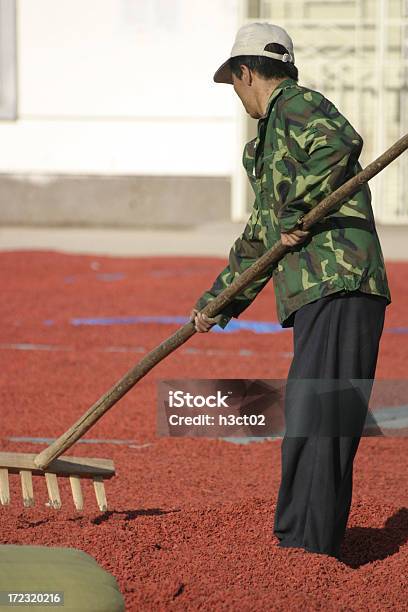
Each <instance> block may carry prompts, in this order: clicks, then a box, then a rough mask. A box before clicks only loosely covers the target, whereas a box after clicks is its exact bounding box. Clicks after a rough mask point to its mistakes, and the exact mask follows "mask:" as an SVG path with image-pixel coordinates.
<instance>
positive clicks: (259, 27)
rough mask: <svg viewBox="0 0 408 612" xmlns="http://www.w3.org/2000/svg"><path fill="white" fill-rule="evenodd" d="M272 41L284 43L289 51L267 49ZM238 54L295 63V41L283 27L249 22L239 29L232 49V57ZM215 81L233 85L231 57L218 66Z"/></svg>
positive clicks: (283, 45)
mask: <svg viewBox="0 0 408 612" xmlns="http://www.w3.org/2000/svg"><path fill="white" fill-rule="evenodd" d="M270 43H277V44H279V45H282V47H285V49H287V51H288V53H284V54H283V55H282V54H280V53H272V52H271V51H265V47H266V45H269V44H270ZM238 55H260V56H262V57H271V58H272V59H277V60H280V61H282V62H292V63H295V54H294V51H293V42H292V39H291V38H290V36H289V34H288V33H287V32H286V30H284V29H283V28H280V27H279V26H277V25H272V24H271V23H266V22H262V23H261V22H257V23H249V24H247V25H244V26H242V28H240V29H239V30H238V32H237V35H236V37H235V42H234V46H233V47H232V49H231V54H230V58H231V57H237V56H238ZM214 81H215V82H216V83H229V84H230V85H232V74H231V68H230V67H229V59H227V61H226V62H224V63H223V64H221V66H220V67H219V68H218V70H217V72H216V73H215V74H214Z"/></svg>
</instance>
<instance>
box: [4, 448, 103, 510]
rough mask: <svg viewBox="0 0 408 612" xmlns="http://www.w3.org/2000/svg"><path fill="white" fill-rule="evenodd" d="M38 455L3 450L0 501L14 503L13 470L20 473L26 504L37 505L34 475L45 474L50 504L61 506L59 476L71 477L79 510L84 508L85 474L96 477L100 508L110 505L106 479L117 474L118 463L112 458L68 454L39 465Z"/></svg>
mask: <svg viewBox="0 0 408 612" xmlns="http://www.w3.org/2000/svg"><path fill="white" fill-rule="evenodd" d="M35 457H36V455H32V454H29V453H0V503H1V504H2V505H3V506H5V505H8V504H9V503H10V487H9V474H19V475H20V480H21V489H22V494H23V504H24V506H25V507H26V508H30V507H31V506H34V490H33V479H32V477H33V476H45V481H46V484H47V490H48V498H49V499H48V502H47V506H49V507H51V508H55V509H56V510H59V509H60V508H61V505H62V504H61V496H60V492H59V486H58V480H57V477H58V476H60V477H63V478H69V480H70V484H71V491H72V498H73V500H74V505H75V508H76V509H77V510H83V507H84V500H83V496H82V489H81V478H89V479H92V481H93V485H94V489H95V496H96V501H97V503H98V507H99V510H100V511H101V512H104V511H106V510H107V509H108V504H107V501H106V493H105V485H104V480H107V479H109V478H112V476H114V475H115V466H114V464H113V461H111V460H110V459H88V458H87V457H86V458H83V457H64V458H63V459H55V460H54V461H52V462H51V463H50V465H49V466H48V467H47V469H46V470H45V471H44V470H41V469H39V468H38V467H37V466H36V465H35V463H34V458H35Z"/></svg>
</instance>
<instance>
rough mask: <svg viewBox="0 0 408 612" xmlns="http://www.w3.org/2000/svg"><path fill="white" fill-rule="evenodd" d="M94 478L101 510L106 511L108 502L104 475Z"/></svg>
mask: <svg viewBox="0 0 408 612" xmlns="http://www.w3.org/2000/svg"><path fill="white" fill-rule="evenodd" d="M92 480H93V485H94V489H95V495H96V501H97V502H98V507H99V510H100V511H101V512H106V510H107V509H108V502H107V500H106V492H105V485H104V483H103V478H102V476H94V477H93V479H92Z"/></svg>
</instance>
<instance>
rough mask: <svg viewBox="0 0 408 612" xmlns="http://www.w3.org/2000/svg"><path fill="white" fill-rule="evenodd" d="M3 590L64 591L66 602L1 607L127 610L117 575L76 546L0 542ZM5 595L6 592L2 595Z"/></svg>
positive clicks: (38, 610)
mask: <svg viewBox="0 0 408 612" xmlns="http://www.w3.org/2000/svg"><path fill="white" fill-rule="evenodd" d="M0 592H2V593H4V592H8V593H35V592H37V593H38V592H43V593H56V592H63V593H64V605H56V604H55V603H54V604H53V605H50V604H48V605H38V604H36V605H33V604H25V605H22V604H20V605H19V606H18V607H17V605H16V604H13V605H7V604H6V605H4V604H2V605H0V611H2V610H7V609H9V610H11V609H13V608H14V609H16V610H17V609H20V610H24V609H26V610H35V611H36V612H43V611H44V612H47V611H48V612H50V611H51V610H53V611H55V612H58V611H60V612H68V611H69V612H124V610H125V604H124V600H123V597H122V594H121V592H120V591H119V587H118V584H117V582H116V579H115V578H114V577H113V576H112V575H111V574H110V573H109V572H107V571H105V570H104V569H102V568H101V567H100V566H99V565H98V564H97V562H96V561H95V559H94V558H93V557H91V556H90V555H88V554H87V553H84V552H83V551H82V550H77V549H76V548H56V547H47V546H19V545H17V546H15V545H0ZM3 598H4V595H3Z"/></svg>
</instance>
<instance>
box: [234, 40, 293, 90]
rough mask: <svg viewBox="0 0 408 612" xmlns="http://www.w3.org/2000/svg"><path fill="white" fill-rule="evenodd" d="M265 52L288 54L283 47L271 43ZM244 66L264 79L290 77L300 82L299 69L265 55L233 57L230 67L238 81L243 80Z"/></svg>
mask: <svg viewBox="0 0 408 612" xmlns="http://www.w3.org/2000/svg"><path fill="white" fill-rule="evenodd" d="M264 51H270V52H271V53H279V54H282V55H283V54H284V53H288V50H287V49H285V47H283V46H282V45H278V44H277V43H269V44H267V45H266V46H265V47H264ZM242 64H244V65H245V66H248V68H249V69H250V70H253V71H255V72H257V73H258V74H259V76H261V77H262V78H264V79H274V78H281V77H290V78H291V79H294V80H295V81H297V80H298V69H297V68H296V66H295V64H292V63H291V62H282V61H281V60H277V59H272V58H271V57H267V56H263V55H238V56H237V57H231V58H230V60H229V65H230V68H231V71H232V72H233V73H234V74H235V76H236V77H237V78H238V79H241V78H242V70H241V68H240V66H241V65H242Z"/></svg>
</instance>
